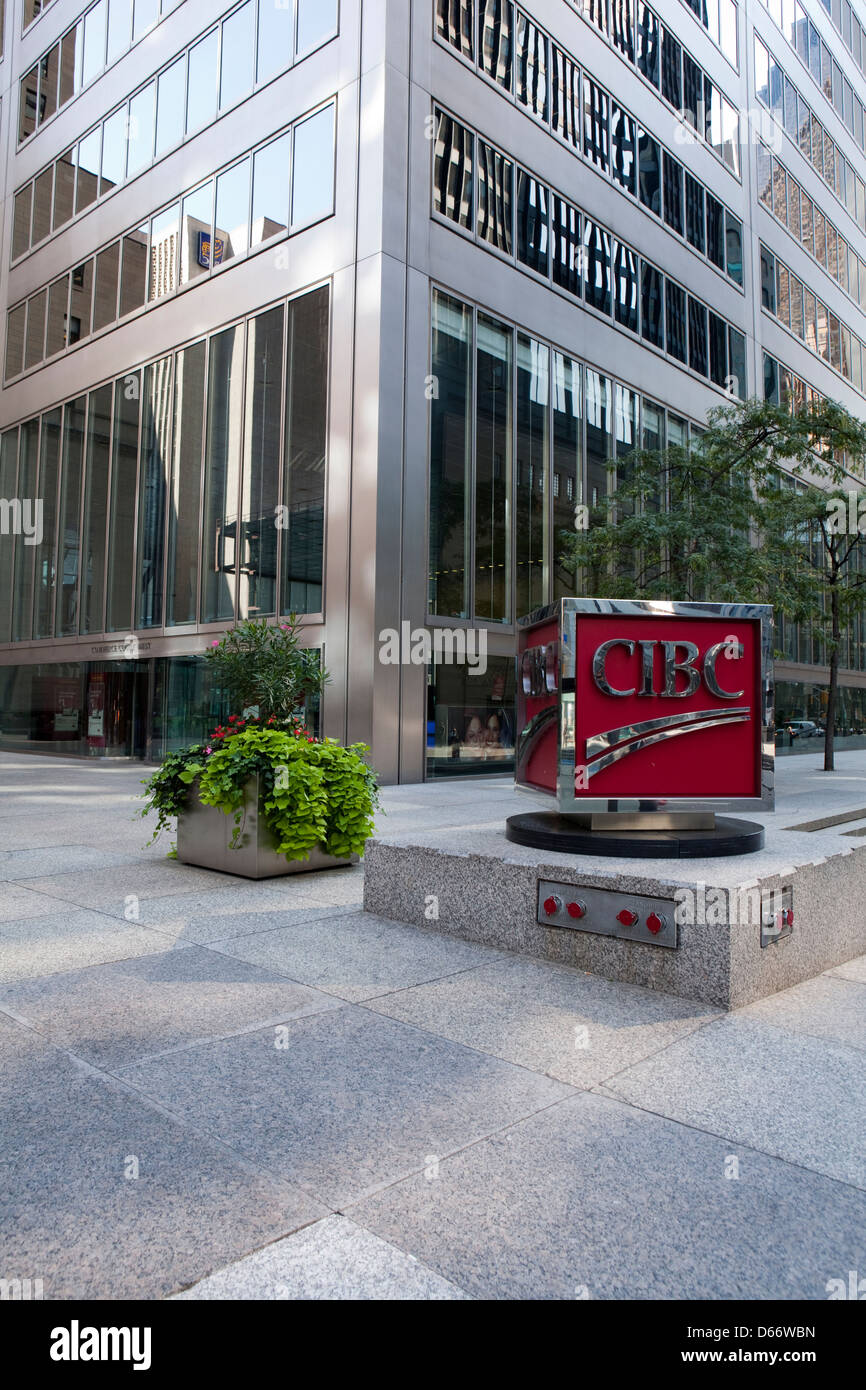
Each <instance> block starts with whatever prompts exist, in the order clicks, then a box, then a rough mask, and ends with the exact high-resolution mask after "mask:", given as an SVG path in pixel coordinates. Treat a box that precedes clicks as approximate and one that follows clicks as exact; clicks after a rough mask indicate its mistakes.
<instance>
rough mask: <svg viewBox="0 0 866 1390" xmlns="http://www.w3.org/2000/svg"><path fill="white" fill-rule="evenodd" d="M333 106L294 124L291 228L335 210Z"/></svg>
mask: <svg viewBox="0 0 866 1390" xmlns="http://www.w3.org/2000/svg"><path fill="white" fill-rule="evenodd" d="M334 109H335V108H334V107H333V105H331V106H326V107H325V108H324V110H322V111H318V112H317V113H316V115H315V116H310V117H309V118H308V119H307V120H305V121H301V123H300V125H297V126H295V131H294V137H295V146H294V163H293V169H292V227H293V228H296V227H304V226H307V225H309V224H310V223H312V222H318V221H319V219H320V218H322V217H329V216H330V214H331V213H332V212H333V210H334Z"/></svg>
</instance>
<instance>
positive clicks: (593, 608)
mask: <svg viewBox="0 0 866 1390" xmlns="http://www.w3.org/2000/svg"><path fill="white" fill-rule="evenodd" d="M582 614H584V615H585V614H594V615H606V616H608V617H617V618H632V619H635V620H636V625H637V624H640V623H642V622H644V621H646V620H647V619H652V618H660V617H662V618H663V617H673V618H695V619H698V620H700V619H702V618H730V619H731V620H732V621H734V620H737V621H740V622H752V623H757V624H759V625H760V683H759V699H760V712H759V716H758V717H759V718H760V762H761V776H760V787H761V791H760V795H759V796H745V797H713V796H708V797H706V798H700V799H699V798H696V797H694V796H688V797H686V796H665V797H664V798H660V799H658V800H653V799H652V797H651V796H650V797H646V796H641V797H640V798H639V799H638V798H637V797H629V798H615V799H611V798H609V797H604V798H602V797H593V796H592V795H587V794H583V795H579V794H577V793H576V791H575V770H576V749H575V729H576V727H577V719H576V715H577V706H576V701H577V700H578V699H579V698H580V695H579V692H578V691H576V686H575V650H576V643H575V627H576V619H577V618H578V616H579V615H582ZM554 625H555V627H556V631H557V633H558V639H557V641H556V643H555V644H552V643H551V642H549V641H548V642H547V643H546V644H545V646H544V648H543V649H539V648H529V649H528V650H527V651H526V654H525V656H523V655H520V654H519V655H518V657H517V708H518V716H520V713H521V711H522V708H523V699H524V695H523V692H524V690H525V689H526V687H525V685H524V677H525V676H526V674H527V671H526V667H527V664H528V665H529V667H530V668H532V667H533V662H534V663H535V666H534V669H530V671H529V680H530V681H531V682H532V683H533V689H535V690H536V691H537V690H538V689H541V691H542V692H543V694H546V696H547V697H548V698H549V703H548V704H547V706H546V707H545V708H544V709H542V710H541V711H540V712H539V713H537V714H536V715H535V716H534V718H532V719H529V720H527V721H526V722H525V725H524V727H523V728H521V729H519V731H518V734H517V742H516V750H515V751H516V758H515V774H514V775H515V784H516V786H517V787H518V788H519V789H520V790H524V791H533V792H538V793H540V794H541V795H548V796H551V797H553V798H554V799H555V802H556V806H557V809H558V810H559V811H560V812H561V813H562V814H566V815H567V814H584V813H586V814H590V815H593V814H594V815H598V814H603V813H610V812H615V813H622V812H628V813H643V812H660V813H664V812H672V811H676V812H689V811H703V812H710V811H713V812H716V811H717V812H721V813H724V812H732V811H772V810H773V809H774V806H775V788H774V768H775V743H774V680H773V610H772V608H771V607H770V606H769V605H768V604H750V603H690V602H689V603H681V602H678V603H667V602H663V601H658V600H649V599H593V598H564V599H560V600H559V601H558V602H557V603H554V604H549V605H547V606H545V607H543V608H538V609H536V610H535V611H534V612H533V613H530V614H528V615H527V617H525V618H521V619H520V621H519V623H518V629H519V634H524V633H525V630H526V629H528V628H532V627H541V626H546V627H547V628H548V630H550V629H551V628H552V627H553V626H554ZM637 631H638V632H639V631H640V629H639V627H637ZM518 640H519V641H520V636H519V638H518ZM524 642H525V638H524ZM522 645H523V644H521V648H522ZM631 645H632V647H633V646H634V645H635V644H631ZM661 645H662V646H664V647H665V648H670V649H671V650H670V651H667V650H666V651H665V652H664V656H665V662H666V664H665V672H666V690H665V692H663V693H666V694H667V695H668V696H670V695H672V694H673V693H674V690H675V681H676V672H677V671H680V672H683V673H684V674H686V675H687V676H688V679H689V683H690V686H691V684H692V677H693V676H694V677H696V678H697V677H698V673H697V668H696V667H692V666H691V665H690V662H691V660H692V653H687V657H686V661H685V662H677V660H676V651H675V650H674V648H675V647H676V648H680V649H682V648H683V647H694V652H693V655H694V656H697V654H698V650H697V647H695V646H694V644H690V643H676V644H674V643H672V642H668V643H662V644H661ZM721 645H722V644H721V643H717V644H715V646H714V647H713V648H710V649H708V651H707V652H706V653H705V657H704V662H705V666H704V673H703V675H704V680H705V683H706V684H707V685H708V687H709V689H710V691H711V693H716V691H715V690H714V685H713V683H714V682H715V679H716V677H715V657H716V655H717V654H718V651H717V648H718V647H721ZM599 650H601V649H599ZM542 653H543V654H542ZM630 655H631V652H630ZM527 658H528V663H527ZM593 677H594V680H595V683H596V685H597V686H598V688H600V689H603V690H605V689H606V693H609V694H611V695H612V696H617V695H627V696H631V695H632V694H633V693H634V691H618V690H614V689H611V688H610V687H606V685H605V683H606V679H607V678H606V674H605V668H604V657H603V656H602V657H601V658H600V659H599V653H598V652H596V654H595V657H594V660H593ZM652 678H653V670H652V658H650V659H649V669H647V655H646V647H645V648H644V662H643V671H642V679H643V680H644V681H649V682H650V683H651V682H652ZM672 686H673V688H671V687H672ZM642 693H644V694H650V693H654V692H652V690H651V689H650V688H649V687H646V686H645V687H644V689H643V691H642ZM717 693H718V694H722V693H724V695H725V698H729V699H730V700H731V704H730V705H729V706H728V707H727V708H716V709H713V710H706V711H693V712H691V713H687V714H685V715H683V714H681V715H664V716H660V717H658V718H656V719H649V720H645V721H640V722H638V723H631V724H629V723H625V722H624V723H622V724H621V725H620V726H619V727H617V728H609V729H607V730H605V731H603V732H600V733H597V734H594V735H593V736H592V737H590V738H589V739H587V744H586V749H587V757H586V764H585V771H586V777H587V780H588V781H589V785H590V786H591V781H590V779H591V778H592V777H593V775H594V774H595V773H596V772H600V771H602V770H603V769H604V768H605V767H608V766H610V765H611V763H613V762H616V761H618V760H619V759H620V758H622V757H625V756H626V755H627V754H628V753H630V752H637V751H639V750H640V749H641V748H645V747H649V746H650V745H652V744H655V743H659V742H662V741H667V740H669V739H674V738H677V739H678V738H681V737H682V736H684V735H686V734H689V733H693V732H697V731H699V730H700V729H705V728H713V727H718V726H720V725H723V724H729V723H732V724H733V723H745V722H749V721H750V718H751V710H750V706H749V705H746V704H745V703H744V702H743V701H742V700H740V699H739V698H738V697H737V693H736V692H729V691H724V692H722V691H721V690H718V691H717ZM739 693H740V694H742V692H739ZM554 696H555V703H554ZM554 721H555V724H556V730H555V732H556V779H555V780H556V784H555V787H553V786H549V787H547V786H540V785H539V784H538V783H537V782H530V781H529V780H527V779H526V778H525V776H523V775H522V774H523V773H524V772H525V767H526V762H527V760H528V754H529V750H530V749H531V748H532V747H533V746H534V744H535V742H536V741H537V740H538V738H539V737H541V736H543V735H544V734H545V731H548V732H547V736H548V737H549V736H550V733H552V730H550V725H551V724H552V723H553V722H554ZM520 722H521V721H520V718H519V717H518V724H519V723H520Z"/></svg>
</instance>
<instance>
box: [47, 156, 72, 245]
mask: <svg viewBox="0 0 866 1390" xmlns="http://www.w3.org/2000/svg"><path fill="white" fill-rule="evenodd" d="M74 211H75V149H74V148H73V149H71V150H67V151H66V153H65V154H63V155H61V156H60V158H59V159H58V160H55V163H54V210H53V215H52V228H53V230H54V231H56V230H57V228H58V227H65V225H66V223H67V222H68V221H69V219H70V218H71V217H72V214H73V212H74Z"/></svg>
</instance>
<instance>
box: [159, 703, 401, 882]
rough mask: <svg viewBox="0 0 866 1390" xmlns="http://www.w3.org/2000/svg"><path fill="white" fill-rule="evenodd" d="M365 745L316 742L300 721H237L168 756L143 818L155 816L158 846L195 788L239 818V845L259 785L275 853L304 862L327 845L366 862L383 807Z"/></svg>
mask: <svg viewBox="0 0 866 1390" xmlns="http://www.w3.org/2000/svg"><path fill="white" fill-rule="evenodd" d="M368 752H369V749H368V747H367V745H366V744H362V743H356V744H353V745H352V746H351V747H348V748H344V747H343V746H342V745H341V744H339V743H337V741H336V740H335V739H317V738H314V737H313V735H312V734H310V733H308V732H307V729H306V728H305V726H304V724H303V722H302V721H301V720H300V719H298V718H292V719H290V720H288V721H286V722H285V723H284V724H283V725H282V726H281V725H280V724H279V723H278V722H277V720H276V719H275V717H274V716H271V717H270V719H269V720H268V721H266V722H263V721H262V720H261V719H260V718H253V719H249V720H244V719H240V718H238V717H237V716H234V715H233V716H232V717H231V719H230V720H229V722H228V725H227V726H220V727H219V728H218V729H216V730H215V731H214V734H213V737H212V739H211V740H210V742H209V743H207V744H194V745H193V746H192V747H190V748H187V749H185V750H184V751H183V752H180V753H170V754H169V755H168V757H167V758H166V759H165V761H164V762H163V763H162V765H161V767H159V768H158V769H157V771H156V772H155V773H154V774H153V775H152V776H151V777H149V778H148V779H147V781H146V782H145V784H144V786H145V798H146V801H145V807H144V810H143V811H142V815H147V814H148V813H149V812H151V811H156V813H157V824H156V829H155V831H154V834H153V836H152V838H151V840H150V843H151V844H152V843H153V841H154V840H155V839H156V838H157V836H158V835H159V833H160V832H161V831H162V830H164V829H166V828H167V827H168V825H169V823H170V821H171V819H172V818H173V817H175V816H179V815H182V814H183V812H184V810H185V809H186V808H187V806H188V804H189V796H190V793H191V791H192V788H193V786H194V784H196V783H197V786H198V796H199V800H200V801H201V802H202V804H203V805H205V806H216V807H218V809H219V810H220V811H222V812H223V813H224V814H225V815H231V816H233V817H234V822H235V829H234V834H233V836H232V841H231V843H232V846H233V847H235V848H236V847H238V846H239V845H240V843H241V837H242V835H243V826H244V808H245V804H246V790H247V785H248V783H249V782H250V780H251V779H252V778H253V777H256V776H257V777H258V779H259V799H260V810H261V813H262V814H263V816H264V818H265V823H266V825H267V826H268V829H269V831H270V833H271V836H272V838H273V841H274V846H275V848H276V849H277V852H278V853H280V854H284V855H285V856H286V858H287V859H290V860H306V859H309V857H310V852H311V850H313V849H315V848H316V847H317V846H319V845H321V847H322V848H323V849H324V851H325V853H326V854H330V855H333V856H334V857H335V858H340V859H347V858H349V856H350V855H352V854H363V852H364V842H365V841H366V840H367V839H368V838H369V836H370V835H371V834H372V833H373V829H374V815H375V812H376V810H377V809H378V807H379V792H378V785H377V781H376V775H375V773H374V772H373V770H372V768H370V766H369V765H368V763H367V762H366V761H365V757H364V755H365V754H366V753H368Z"/></svg>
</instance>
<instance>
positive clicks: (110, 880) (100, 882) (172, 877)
mask: <svg viewBox="0 0 866 1390" xmlns="http://www.w3.org/2000/svg"><path fill="white" fill-rule="evenodd" d="M27 883H28V887H32V888H35V889H36V890H37V891H38V892H40V893H46V894H50V895H51V896H52V897H54V898H61V899H63V901H64V902H70V903H77V904H78V906H79V907H90V908H93V909H95V910H96V911H99V912H110V913H111V914H112V915H113V916H119V917H123V916H124V914H125V912H126V911H127V898H129V897H131V896H135V897H136V898H138V899H140V900H142V899H147V898H159V897H172V898H178V897H180V896H182V895H185V894H187V893H204V892H219V891H221V890H222V891H225V890H227V889H230V888H247V889H248V888H249V886H250V880H249V879H248V878H241V877H240V876H239V875H234V874H219V873H215V872H214V871H213V870H212V869H196V868H192V867H191V866H190V865H188V864H179V863H177V862H176V861H174V860H170V859H162V858H161V859H158V860H156V861H151V862H148V861H147V860H143V859H142V858H141V857H140V856H139V859H138V861H137V862H136V861H127V862H126V863H124V864H122V865H116V866H114V867H112V868H106V869H94V870H85V871H79V872H69V873H60V874H52V875H51V876H49V877H46V878H33V879H28V881H27ZM139 920H140V918H139Z"/></svg>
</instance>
